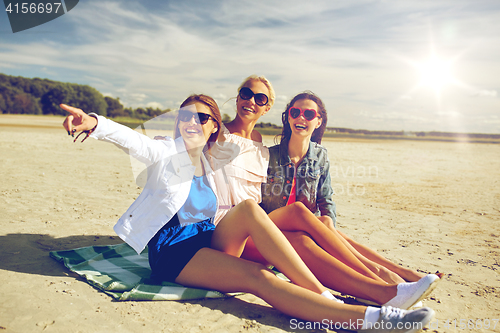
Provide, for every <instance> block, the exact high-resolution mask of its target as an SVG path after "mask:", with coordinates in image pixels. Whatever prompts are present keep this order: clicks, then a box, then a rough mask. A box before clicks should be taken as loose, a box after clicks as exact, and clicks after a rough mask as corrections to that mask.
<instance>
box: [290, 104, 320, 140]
mask: <svg viewBox="0 0 500 333" xmlns="http://www.w3.org/2000/svg"><path fill="white" fill-rule="evenodd" d="M293 107H297V108H300V109H302V110H305V109H313V110H315V111H316V112H318V104H316V103H315V102H314V101H312V100H310V99H299V100H298V101H296V102H295V103H293ZM318 115H319V113H318ZM288 121H289V123H290V128H291V130H292V136H299V137H301V138H307V139H308V140H310V139H311V136H312V134H313V132H314V130H315V129H316V128H318V127H320V126H321V123H322V119H321V118H319V117H316V118H314V119H313V120H311V121H308V120H307V119H305V118H304V116H303V115H302V114H301V115H300V116H298V117H297V118H296V119H293V118H292V117H290V116H289V117H288Z"/></svg>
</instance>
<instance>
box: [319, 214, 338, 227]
mask: <svg viewBox="0 0 500 333" xmlns="http://www.w3.org/2000/svg"><path fill="white" fill-rule="evenodd" d="M318 219H319V220H320V221H321V222H323V224H324V225H325V226H326V227H327V228H328V229H330V230H333V229H335V223H333V220H332V218H331V217H330V216H319V217H318Z"/></svg>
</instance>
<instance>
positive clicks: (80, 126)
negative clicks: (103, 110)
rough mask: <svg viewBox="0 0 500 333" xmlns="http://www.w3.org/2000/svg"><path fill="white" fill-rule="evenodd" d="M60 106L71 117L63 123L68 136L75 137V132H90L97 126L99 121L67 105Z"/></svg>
mask: <svg viewBox="0 0 500 333" xmlns="http://www.w3.org/2000/svg"><path fill="white" fill-rule="evenodd" d="M59 106H60V107H61V109H63V110H64V111H67V112H69V115H68V116H67V117H66V119H64V122H63V126H64V128H65V129H66V131H67V132H68V135H71V136H75V132H84V131H90V130H92V129H94V128H95V127H96V126H97V119H96V118H95V117H92V116H89V115H88V114H86V113H85V112H83V111H82V110H80V109H78V108H74V107H72V106H69V105H66V104H60V105H59Z"/></svg>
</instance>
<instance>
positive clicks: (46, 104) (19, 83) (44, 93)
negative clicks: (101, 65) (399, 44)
mask: <svg viewBox="0 0 500 333" xmlns="http://www.w3.org/2000/svg"><path fill="white" fill-rule="evenodd" d="M61 103H65V104H68V105H71V106H74V107H77V108H80V109H82V110H84V111H86V112H95V113H97V114H100V115H103V116H107V117H110V118H113V119H114V120H116V121H117V122H119V123H122V124H124V125H126V126H129V127H131V128H136V127H139V126H141V125H142V124H144V123H145V122H146V121H147V120H150V119H152V118H155V120H154V121H153V122H148V123H147V124H146V125H145V126H146V127H147V128H150V129H171V128H173V126H174V119H175V114H174V113H173V112H171V111H172V110H170V109H166V110H160V109H158V108H155V109H153V108H150V107H148V108H141V107H139V108H136V109H132V108H125V107H124V106H123V104H122V103H121V102H120V98H116V99H115V98H112V97H109V96H103V95H102V94H101V93H100V92H99V91H97V90H96V89H94V88H92V87H90V86H87V85H80V84H73V83H63V82H57V81H51V80H47V79H39V78H34V79H28V78H23V77H20V76H9V75H4V74H1V73H0V114H2V113H3V114H6V113H10V114H34V115H51V114H52V115H66V112H65V111H63V110H62V109H61V108H60V107H59V104H61ZM159 115H162V117H160V118H156V117H157V116H159ZM222 121H223V122H224V123H226V122H229V121H231V117H230V116H229V115H227V114H223V115H222ZM255 127H256V129H257V130H258V131H259V132H260V133H261V134H263V135H272V136H275V135H278V134H280V133H281V126H277V125H275V124H272V123H259V124H256V125H255ZM324 136H325V137H333V138H360V139H392V140H394V139H399V140H439V141H459V142H462V141H463V142H489V143H499V142H500V134H477V133H469V134H466V133H449V132H436V131H431V132H405V131H368V130H359V129H358V130H356V129H350V128H340V127H328V128H327V129H326V131H325V134H324Z"/></svg>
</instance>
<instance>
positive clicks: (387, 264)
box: [319, 216, 426, 283]
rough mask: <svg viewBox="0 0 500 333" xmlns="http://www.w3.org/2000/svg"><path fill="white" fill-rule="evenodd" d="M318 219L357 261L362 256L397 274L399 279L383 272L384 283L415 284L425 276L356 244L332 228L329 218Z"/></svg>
mask: <svg viewBox="0 0 500 333" xmlns="http://www.w3.org/2000/svg"><path fill="white" fill-rule="evenodd" d="M319 219H320V220H321V221H322V222H323V223H324V224H325V225H326V227H328V229H330V230H331V231H332V232H334V233H336V234H337V235H339V236H340V237H341V238H342V239H343V240H344V241H345V242H346V243H347V245H346V246H348V247H349V248H352V250H353V253H354V254H355V255H356V257H358V259H359V258H360V256H362V257H364V258H366V259H367V260H370V261H371V262H373V263H375V264H378V265H380V266H382V267H384V268H386V269H387V270H389V271H390V272H393V273H395V274H397V275H398V277H400V279H398V278H397V277H395V276H394V275H391V274H390V273H388V272H385V275H386V276H385V277H384V278H383V279H384V281H386V282H389V283H390V282H394V283H401V282H402V280H403V279H404V280H405V281H409V282H415V281H418V280H420V279H421V278H423V277H424V276H425V275H426V274H424V273H419V272H417V271H414V270H412V269H409V268H404V267H401V266H399V265H397V264H395V263H393V262H392V261H390V260H388V259H387V258H385V257H383V256H382V255H380V254H379V253H378V252H376V251H374V250H372V249H370V248H369V247H368V246H366V245H363V244H360V243H358V242H356V241H355V240H353V239H352V238H350V237H349V236H347V235H346V234H344V233H343V232H342V231H340V230H337V229H336V228H335V227H334V225H333V222H332V220H331V218H329V217H327V216H321V217H319ZM360 260H361V259H360ZM382 274H384V272H381V273H380V274H378V275H379V276H381V275H382Z"/></svg>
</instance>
